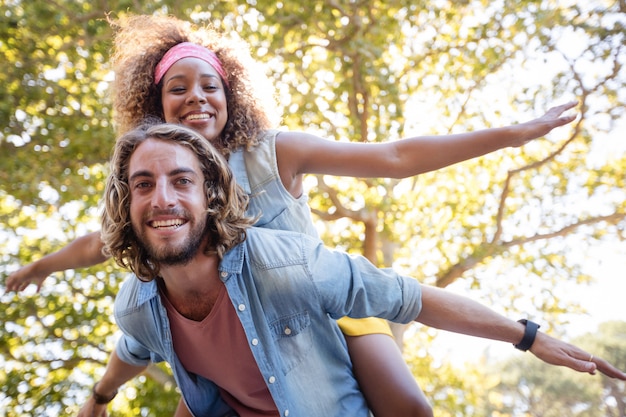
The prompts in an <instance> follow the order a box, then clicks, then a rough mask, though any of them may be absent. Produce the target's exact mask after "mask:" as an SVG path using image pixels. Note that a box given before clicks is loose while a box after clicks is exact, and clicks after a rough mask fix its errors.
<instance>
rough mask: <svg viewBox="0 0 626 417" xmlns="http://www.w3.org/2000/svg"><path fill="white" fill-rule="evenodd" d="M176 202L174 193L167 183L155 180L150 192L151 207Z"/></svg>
mask: <svg viewBox="0 0 626 417" xmlns="http://www.w3.org/2000/svg"><path fill="white" fill-rule="evenodd" d="M175 204H176V193H175V192H174V190H172V187H171V186H170V184H169V183H167V182H165V181H162V182H157V183H156V185H155V187H154V193H153V194H152V207H154V208H166V207H172V206H174V205H175Z"/></svg>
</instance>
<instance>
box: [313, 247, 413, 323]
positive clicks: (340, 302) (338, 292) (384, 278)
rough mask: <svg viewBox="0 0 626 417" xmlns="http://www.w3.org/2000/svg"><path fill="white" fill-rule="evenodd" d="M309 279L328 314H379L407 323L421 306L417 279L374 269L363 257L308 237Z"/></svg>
mask: <svg viewBox="0 0 626 417" xmlns="http://www.w3.org/2000/svg"><path fill="white" fill-rule="evenodd" d="M306 244H308V245H309V250H308V251H307V252H308V262H307V265H308V267H309V273H310V274H311V275H310V278H311V279H312V280H313V281H314V283H315V287H316V289H317V290H318V292H319V296H320V299H321V302H322V305H323V306H324V307H325V308H326V309H327V312H328V314H330V315H331V317H333V318H335V319H338V318H340V317H342V316H349V317H353V318H362V317H380V318H384V319H387V320H390V321H393V322H396V323H403V324H405V323H410V322H411V321H413V320H415V319H416V318H417V316H418V315H419V313H420V311H421V309H422V298H421V295H422V292H421V287H420V284H419V282H418V281H417V280H416V279H414V278H411V277H406V276H402V275H400V274H398V273H397V272H395V271H394V270H392V269H390V268H377V267H376V266H374V265H373V264H372V263H371V262H370V261H369V260H367V258H365V257H363V256H358V255H357V256H355V255H349V254H347V253H345V252H341V251H336V250H331V249H328V248H326V247H324V245H323V243H321V242H319V241H316V240H314V239H308V240H307V243H306Z"/></svg>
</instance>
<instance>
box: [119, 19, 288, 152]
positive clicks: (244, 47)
mask: <svg viewBox="0 0 626 417" xmlns="http://www.w3.org/2000/svg"><path fill="white" fill-rule="evenodd" d="M109 23H110V24H111V26H112V27H113V29H114V41H113V51H112V63H113V70H114V72H115V80H114V82H113V110H114V119H115V123H116V128H117V129H118V134H123V133H124V132H126V131H128V130H130V129H133V128H135V127H136V126H138V125H139V124H140V123H141V122H142V121H143V120H144V119H145V118H146V117H157V118H160V119H161V120H163V118H164V116H163V108H162V105H161V86H160V85H155V84H154V69H155V67H156V65H157V64H158V63H159V61H160V60H161V58H163V55H165V53H166V52H167V51H168V50H169V49H170V48H172V47H173V46H175V45H177V44H179V43H182V42H193V43H196V44H199V45H203V46H205V47H207V48H208V49H210V50H212V51H213V52H215V54H216V55H217V56H218V58H219V59H220V61H221V62H222V66H223V68H224V70H225V72H226V74H228V75H227V76H228V80H227V81H228V85H229V87H228V88H226V100H227V106H228V121H227V122H226V126H225V127H224V130H223V131H222V133H221V135H220V137H219V139H218V141H217V143H213V145H214V146H216V147H217V148H218V149H219V150H220V152H222V153H223V154H224V155H228V154H229V153H230V152H232V151H234V150H236V149H238V148H241V147H244V148H246V149H250V148H251V147H252V146H254V145H255V144H257V143H258V141H259V138H260V137H261V133H263V132H264V131H265V130H267V129H269V128H271V127H275V123H276V122H277V120H278V115H273V114H270V113H269V112H270V111H272V110H275V109H276V108H277V106H276V101H275V96H274V94H273V93H272V94H267V91H272V92H273V91H274V90H273V89H272V88H271V87H270V81H269V79H268V78H267V77H261V76H260V75H261V74H260V73H262V71H259V63H258V62H256V61H254V60H253V59H252V57H251V56H250V51H249V46H248V44H247V43H245V42H243V41H242V40H241V39H239V38H234V37H227V36H225V35H224V34H222V33H220V32H218V31H217V30H216V29H214V28H212V27H209V26H205V27H197V26H194V25H192V24H191V23H189V22H185V21H182V20H179V19H177V18H175V17H171V16H152V15H130V16H127V17H124V18H120V19H118V20H112V19H110V20H109ZM163 121H164V120H163Z"/></svg>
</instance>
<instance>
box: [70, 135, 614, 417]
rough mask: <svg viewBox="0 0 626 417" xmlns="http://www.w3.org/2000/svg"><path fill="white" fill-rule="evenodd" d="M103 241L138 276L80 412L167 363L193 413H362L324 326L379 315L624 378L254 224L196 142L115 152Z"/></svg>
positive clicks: (132, 144) (547, 341) (212, 154)
mask: <svg viewBox="0 0 626 417" xmlns="http://www.w3.org/2000/svg"><path fill="white" fill-rule="evenodd" d="M111 171H112V172H111V174H110V176H109V179H108V181H107V186H106V190H105V198H104V201H105V210H104V214H103V220H102V225H103V227H102V239H103V241H104V243H105V248H106V250H107V251H108V252H109V254H110V255H111V256H112V257H114V258H115V259H116V261H117V262H118V263H120V264H121V265H123V266H125V267H128V268H130V269H131V270H132V271H133V272H134V273H135V275H136V277H137V278H138V279H136V278H134V277H132V278H131V279H130V280H128V281H127V282H125V284H124V285H123V287H122V289H121V290H120V292H119V294H118V296H117V299H116V302H115V316H116V320H117V323H118V325H119V327H120V328H121V329H122V331H123V333H124V335H123V336H122V338H121V339H120V341H119V343H118V345H117V347H116V351H115V352H114V353H113V354H112V356H111V359H110V361H109V364H108V366H107V369H106V372H105V374H104V376H103V378H102V380H101V381H100V382H99V383H97V384H96V385H95V386H94V389H93V396H92V397H91V398H90V399H89V401H88V402H87V404H86V405H85V406H84V407H83V408H82V409H81V413H80V414H79V415H80V416H86V415H104V413H105V411H106V403H108V401H110V400H111V399H112V398H113V397H114V396H115V393H116V391H117V388H118V387H119V386H120V385H121V384H123V383H124V382H125V381H127V380H128V379H130V378H132V377H133V376H135V375H136V374H138V373H139V372H141V371H142V370H143V369H144V368H145V366H146V365H147V364H148V363H149V361H151V360H152V361H161V360H166V361H167V362H168V363H169V364H170V365H171V366H172V369H173V372H174V376H175V378H176V381H177V383H178V385H179V387H180V389H181V392H182V394H183V398H184V400H185V403H186V405H187V407H188V408H189V410H190V411H191V412H192V414H193V415H202V416H205V415H207V416H229V415H240V416H262V415H263V416H265V415H272V416H288V415H290V416H307V417H316V416H345V415H351V416H367V415H368V410H367V405H366V403H365V400H364V399H363V396H362V395H361V393H360V392H359V389H358V386H357V384H356V381H355V379H354V377H353V375H352V372H351V366H350V360H349V356H348V354H347V351H346V348H345V340H344V338H343V337H342V336H341V334H340V332H339V330H338V328H337V326H336V323H335V319H337V318H339V317H342V316H346V315H348V316H353V317H367V316H378V317H383V318H386V319H389V320H393V321H396V322H400V323H408V322H410V321H411V320H418V321H419V322H421V323H424V324H426V325H429V326H433V327H437V328H440V329H444V330H450V331H455V332H460V333H466V334H470V335H474V336H479V337H487V338H491V339H494V340H501V341H507V342H510V343H514V344H516V345H517V347H518V348H520V349H523V350H527V349H531V351H532V352H533V353H534V354H535V355H536V356H537V357H539V358H540V359H542V360H544V361H546V362H548V363H551V364H555V365H564V366H568V367H570V368H572V369H575V370H577V371H580V372H589V373H595V371H596V369H598V370H600V371H601V372H603V373H605V374H607V375H609V376H611V377H615V378H620V379H624V380H626V374H624V373H623V372H621V371H619V370H618V369H616V368H615V367H613V366H612V365H610V364H609V363H607V362H606V361H604V360H602V359H600V358H595V357H593V356H591V355H590V354H589V353H586V352H584V351H583V350H581V349H579V348H577V347H575V346H572V345H569V344H567V343H564V342H561V341H559V340H556V339H554V338H551V337H549V336H547V335H545V334H543V333H539V332H537V326H536V325H535V324H534V323H532V322H526V323H518V322H515V321H512V320H508V319H506V318H504V317H502V316H500V315H498V314H496V313H494V312H493V311H491V310H489V309H487V308H486V307H483V306H481V305H480V304H478V303H475V302H473V301H471V300H469V299H467V298H464V297H459V296H455V295H453V294H449V293H447V292H445V291H443V290H440V289H436V288H432V287H427V286H420V285H419V283H418V282H417V281H416V280H414V279H411V278H407V277H401V276H399V275H397V274H396V273H394V272H393V271H391V270H380V269H377V268H375V267H374V266H373V265H372V264H371V263H369V262H368V261H367V260H366V259H364V258H362V257H354V256H349V255H347V254H345V253H341V252H337V251H331V250H328V249H325V248H324V247H323V245H322V244H321V243H320V242H319V241H318V240H317V239H314V238H311V237H309V236H305V235H301V234H297V233H292V232H284V231H276V230H266V229H260V228H255V227H251V225H252V224H253V223H254V219H251V218H249V217H246V216H245V210H246V204H247V196H246V194H245V193H244V192H243V191H242V190H241V189H239V187H238V186H237V185H236V184H235V181H234V179H233V177H232V174H231V172H230V170H229V168H228V165H227V163H226V161H225V160H224V159H223V158H222V156H221V154H219V153H218V152H217V151H216V150H215V149H214V148H213V147H212V146H211V145H210V144H209V143H208V142H207V141H206V140H205V139H204V138H202V137H201V136H200V135H198V134H197V133H195V132H194V131H191V130H188V129H187V128H184V127H181V126H177V125H167V124H164V125H154V126H145V127H142V128H140V129H137V130H135V131H132V132H129V133H127V134H126V135H124V136H122V137H121V138H120V139H118V141H117V142H116V145H115V151H114V155H113V159H112V162H111Z"/></svg>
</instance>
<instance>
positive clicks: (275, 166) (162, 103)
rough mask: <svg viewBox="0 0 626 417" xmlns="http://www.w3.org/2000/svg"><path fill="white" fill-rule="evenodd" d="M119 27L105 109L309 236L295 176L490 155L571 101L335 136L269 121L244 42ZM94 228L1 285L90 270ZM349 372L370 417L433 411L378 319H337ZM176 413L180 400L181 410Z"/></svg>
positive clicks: (95, 257) (396, 171) (187, 29)
mask: <svg viewBox="0 0 626 417" xmlns="http://www.w3.org/2000/svg"><path fill="white" fill-rule="evenodd" d="M112 24H113V25H114V26H115V27H116V29H117V33H116V36H115V44H114V54H113V62H114V69H115V73H116V79H115V83H114V91H115V96H114V106H115V115H116V122H117V128H118V130H119V131H120V132H119V133H124V132H125V131H127V130H129V129H131V128H133V127H135V126H136V125H138V124H139V123H140V122H141V121H142V120H144V119H145V118H146V117H158V118H160V119H162V120H164V121H166V122H170V123H179V124H183V125H185V126H188V127H190V128H192V129H194V130H196V131H198V132H200V133H201V134H202V135H203V136H204V137H205V138H206V139H207V140H209V141H211V142H212V143H213V144H214V146H216V147H217V148H218V149H220V151H221V152H222V153H223V154H224V155H225V156H226V157H227V158H229V163H230V165H231V167H232V169H233V171H234V172H235V175H236V176H237V181H238V183H239V184H240V185H241V186H242V187H244V189H246V191H248V192H249V194H250V196H251V202H250V208H249V210H250V213H251V214H253V215H260V218H259V221H258V223H257V226H261V227H270V228H279V229H290V230H295V231H299V232H304V233H309V234H315V233H316V232H315V228H314V226H313V223H312V221H311V218H310V214H309V209H308V206H307V197H306V195H303V186H302V179H303V176H304V174H307V173H316V174H329V175H342V176H355V177H396V178H403V177H408V176H412V175H417V174H420V173H422V172H426V171H431V170H435V169H438V168H441V167H444V166H447V165H450V164H454V163H456V162H460V161H463V160H466V159H469V158H473V157H477V156H480V155H483V154H486V153H489V152H492V151H494V150H497V149H500V148H504V147H508V146H521V145H523V144H524V143H526V142H527V141H529V140H531V139H534V138H537V137H541V136H543V135H545V134H546V133H548V132H549V131H551V130H552V129H553V128H555V127H558V126H562V125H564V124H567V123H569V122H571V121H572V120H574V117H575V116H561V114H562V113H563V112H564V111H566V110H568V109H570V108H572V107H574V106H575V103H568V104H565V105H562V106H559V107H555V108H553V109H550V110H549V111H548V112H547V113H546V114H545V115H544V116H543V117H541V118H539V119H535V120H533V121H530V122H527V123H524V124H518V125H514V126H509V127H506V128H499V129H487V130H483V131H478V132H473V133H466V134H459V135H449V136H445V137H419V138H409V139H404V140H401V141H395V142H389V143H380V144H357V143H351V142H335V141H328V140H325V139H322V138H320V137H317V136H314V135H310V134H306V133H301V132H285V131H281V132H279V131H277V130H272V127H273V126H274V124H273V122H272V116H271V115H270V113H269V112H268V109H272V108H275V107H276V106H275V105H273V104H272V105H268V104H266V103H267V101H268V100H267V98H268V97H267V95H263V94H262V91H261V89H259V88H258V87H259V86H258V84H257V83H258V81H257V80H253V79H252V74H253V72H252V71H253V69H254V62H253V61H252V60H251V58H250V57H249V55H248V54H247V53H245V54H242V52H245V51H247V46H246V45H241V44H238V43H236V42H234V41H233V40H232V39H230V38H228V39H227V38H225V37H223V36H221V35H220V34H219V33H217V32H215V31H213V30H211V29H209V28H193V27H191V25H189V24H187V23H186V22H183V21H180V20H177V19H175V18H170V17H155V16H132V17H130V18H128V19H127V20H125V21H121V22H112ZM101 249H102V244H101V242H100V238H99V233H92V234H90V235H87V236H84V237H82V238H79V239H77V240H75V241H74V242H72V243H70V244H69V245H68V246H67V247H65V248H64V249H62V250H60V251H59V252H56V253H54V254H50V255H48V256H46V257H44V258H42V259H40V260H39V261H37V262H35V263H33V264H30V265H27V266H25V267H23V268H22V269H20V270H19V271H17V272H16V273H14V274H12V275H11V276H10V277H9V278H8V280H7V290H22V289H24V288H25V287H26V286H27V285H28V284H29V283H31V282H34V283H36V284H37V285H38V287H40V286H41V284H42V282H43V280H44V279H45V277H46V276H48V275H49V274H50V273H52V272H54V271H59V270H64V269H70V268H79V267H85V266H89V265H94V264H97V263H100V262H102V261H104V260H105V259H106V258H105V257H104V255H103V254H102V252H101ZM340 327H341V328H342V331H343V332H344V334H345V335H346V340H347V344H348V349H349V352H350V356H351V358H352V361H353V364H354V372H355V375H356V377H357V379H358V381H359V384H360V386H361V389H362V391H363V393H364V395H365V397H366V399H367V401H368V404H369V405H370V407H371V409H372V411H373V412H374V414H375V415H376V416H377V417H381V416H392V417H401V416H431V415H432V410H431V407H430V406H429V404H428V402H427V400H426V398H425V397H424V395H423V393H422V392H421V390H420V389H419V387H418V386H417V384H416V383H415V380H414V378H413V376H412V375H411V373H410V372H409V370H408V368H407V367H406V365H405V363H404V360H403V358H402V356H401V355H400V351H399V349H398V348H397V346H396V345H395V342H394V341H393V339H392V338H391V337H389V336H390V332H389V328H388V326H387V325H386V323H385V322H381V321H377V320H371V319H367V320H365V321H349V322H347V321H346V322H344V319H342V320H341V321H340ZM184 412H185V410H184V407H182V406H181V407H179V413H180V414H179V415H182V414H183V413H184Z"/></svg>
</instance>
